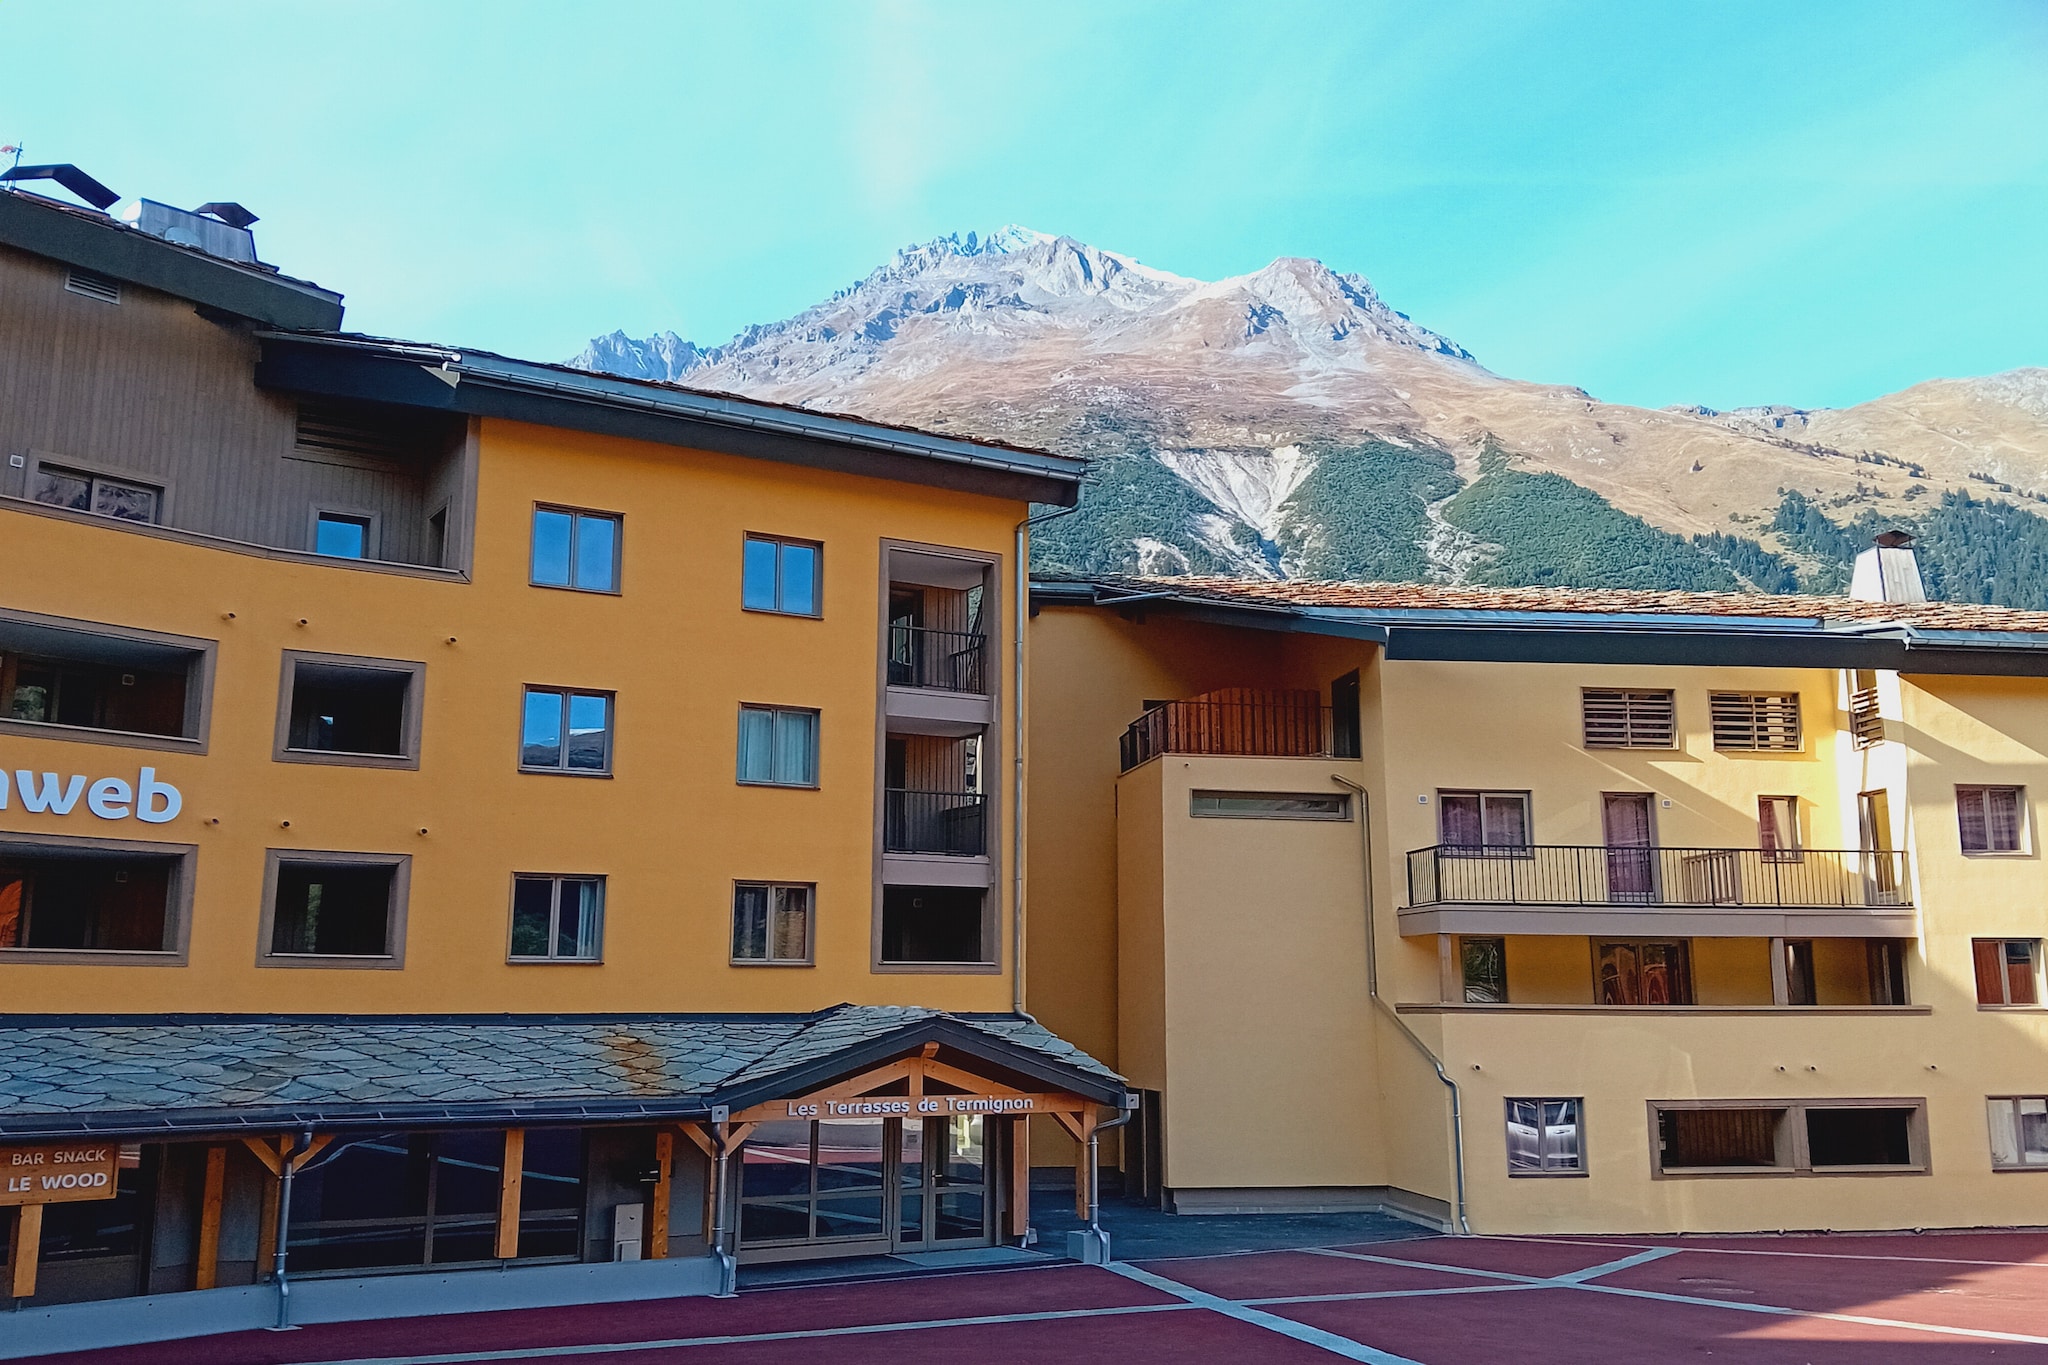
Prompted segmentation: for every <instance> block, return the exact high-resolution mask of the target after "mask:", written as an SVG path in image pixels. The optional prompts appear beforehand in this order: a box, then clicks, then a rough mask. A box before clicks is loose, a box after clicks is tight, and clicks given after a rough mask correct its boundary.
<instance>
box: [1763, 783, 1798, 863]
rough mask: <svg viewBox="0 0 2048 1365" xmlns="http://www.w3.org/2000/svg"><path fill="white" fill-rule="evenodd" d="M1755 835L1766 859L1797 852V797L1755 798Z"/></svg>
mask: <svg viewBox="0 0 2048 1365" xmlns="http://www.w3.org/2000/svg"><path fill="white" fill-rule="evenodd" d="M1757 837H1758V840H1759V842H1760V844H1761V846H1762V848H1763V853H1764V857H1765V858H1766V859H1769V858H1775V857H1780V856H1783V855H1787V854H1792V853H1796V852H1798V851H1799V805H1798V799H1797V798H1796V797H1790V796H1764V797H1759V798H1757Z"/></svg>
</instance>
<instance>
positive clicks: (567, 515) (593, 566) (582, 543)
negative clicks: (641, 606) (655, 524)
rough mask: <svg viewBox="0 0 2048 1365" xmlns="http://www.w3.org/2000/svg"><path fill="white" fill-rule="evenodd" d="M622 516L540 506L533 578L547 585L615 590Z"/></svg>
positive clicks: (535, 519)
mask: <svg viewBox="0 0 2048 1365" xmlns="http://www.w3.org/2000/svg"><path fill="white" fill-rule="evenodd" d="M618 565H619V519H618V518H617V517H615V516H609V515H607V514H604V513H601V512H566V511H561V510H559V509H555V508H549V507H541V508H536V509H535V510H534V513H533V581H534V582H535V583H538V584H540V585H541V586H543V587H550V588H580V589H583V590H584V591H586V592H613V591H615V590H616V589H617V588H618V586H619V582H618V577H619V570H618Z"/></svg>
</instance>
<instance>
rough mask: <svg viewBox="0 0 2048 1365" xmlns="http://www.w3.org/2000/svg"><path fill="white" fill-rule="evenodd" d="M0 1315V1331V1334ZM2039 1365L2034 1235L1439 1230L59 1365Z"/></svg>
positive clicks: (345, 1333) (2045, 1299)
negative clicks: (989, 1364) (826, 1363)
mask: <svg viewBox="0 0 2048 1365" xmlns="http://www.w3.org/2000/svg"><path fill="white" fill-rule="evenodd" d="M4 1334H5V1328H4V1321H0V1338H4ZM797 1358H817V1359H824V1358H829V1359H831V1360H833V1361H834V1362H851V1363H853V1365H858V1363H859V1362H867V1361H874V1362H878V1365H879V1363H880V1362H886V1363H887V1365H919V1362H925V1361H930V1362H934V1363H935V1365H936V1362H942V1361H943V1362H952V1361H957V1360H960V1359H963V1358H976V1359H982V1360H990V1361H1001V1362H1033V1361H1045V1362H1064V1363H1066V1365H1075V1363H1077V1362H1093V1361H1101V1362H1117V1363H1118V1365H1130V1363H1131V1362H1143V1361H1189V1360H1216V1361H1259V1362H1280V1363H1282V1365H1285V1363H1288V1362H1295V1361H1302V1362H1312V1361H1326V1360H1333V1359H1334V1360H1358V1361H1373V1362H1379V1365H1401V1362H1415V1363H1416V1365H1453V1362H1467V1361H1485V1360H1513V1361H1515V1362H1517V1363H1518V1365H1609V1363H1610V1362H1612V1363H1615V1365H1619V1363H1620V1362H1629V1363H1630V1365H1637V1363H1638V1362H1644V1361H1674V1360H1700V1361H1708V1360H1712V1361H1716V1362H1720V1361H1739V1362H1745V1363H1746V1362H1756V1363H1757V1365H1780V1363H1781V1362H1782V1365H1852V1363H1853V1365H1880V1362H1881V1363H1882V1365H1894V1363H1895V1362H1902V1361H1911V1362H1928V1363H1929V1365H1950V1362H1964V1361H1971V1362H1975V1361H1995V1362H2001V1365H2005V1363H2007V1362H2036V1361H2038V1362H2044V1365H2048V1233H2038V1232H2036V1233H1958V1234H1927V1235H1923V1236H1904V1235H1899V1236H1836V1237H1827V1236H1812V1237H1720V1238H1713V1237H1644V1238H1574V1237H1555V1238H1499V1237H1474V1238H1449V1237H1426V1238H1418V1239H1414V1240H1409V1241H1400V1242H1375V1243H1370V1244H1366V1245H1363V1246H1346V1247H1318V1248H1313V1249H1307V1250H1292V1251H1265V1252H1250V1253H1240V1254H1229V1255H1220V1256H1204V1257H1189V1258H1176V1259H1164V1260H1153V1261H1142V1262H1136V1263H1128V1264H1118V1265H1113V1266H1110V1267H1107V1268H1100V1269H1098V1268H1092V1267H1085V1266H1077V1265H1072V1264H1062V1265H1047V1266H1043V1267H1030V1268H1023V1269H1009V1270H991V1271H981V1272H975V1273H967V1274H952V1275H931V1276H920V1277H914V1278H898V1279H889V1280H880V1281H869V1282H865V1283H840V1284H812V1285H799V1286H791V1287H784V1288H774V1289H756V1290H749V1291H746V1292H743V1293H742V1294H741V1295H740V1296H739V1297H738V1298H736V1299H728V1300H717V1299H670V1300H665V1301H660V1302H650V1303H637V1304H611V1305H604V1306H599V1307H588V1308H567V1309H547V1310H528V1311H519V1312H505V1313H486V1314H471V1315H461V1316H448V1317H430V1318H413V1319H409V1320H403V1321H387V1322H375V1323H350V1324H345V1325H333V1326H315V1327H307V1328H304V1329H302V1330H299V1331H295V1332H286V1333H270V1332H249V1333H241V1334H237V1335H233V1336H224V1337H209V1338H203V1339H198V1340H193V1341H184V1342H173V1343H168V1344H160V1345H153V1346H142V1347H132V1348H125V1349H121V1350H110V1351H95V1352H89V1353H84V1354H79V1355H67V1356H61V1357H50V1358H47V1359H48V1361H49V1362H61V1365H145V1363H146V1365H316V1362H317V1363H318V1365H399V1363H400V1362H407V1363H408V1365H458V1362H472V1361H474V1362H483V1361H490V1362H494V1363H495V1362H517V1361H556V1360H574V1361H578V1362H584V1363H585V1365H626V1363H627V1362H636V1363H637V1365H659V1363H660V1362H688V1363H689V1365H700V1362H701V1363H702V1365H739V1363H740V1362H771V1361H788V1360H791V1359H797Z"/></svg>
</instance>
